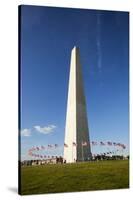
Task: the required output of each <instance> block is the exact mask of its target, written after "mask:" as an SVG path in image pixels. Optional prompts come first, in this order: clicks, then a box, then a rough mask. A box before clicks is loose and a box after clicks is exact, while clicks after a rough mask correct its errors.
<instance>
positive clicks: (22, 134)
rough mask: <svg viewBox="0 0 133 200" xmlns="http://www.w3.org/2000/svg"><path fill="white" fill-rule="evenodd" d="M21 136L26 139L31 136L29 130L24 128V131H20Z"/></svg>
mask: <svg viewBox="0 0 133 200" xmlns="http://www.w3.org/2000/svg"><path fill="white" fill-rule="evenodd" d="M21 136H26V137H29V136H31V129H27V128H25V129H23V130H21Z"/></svg>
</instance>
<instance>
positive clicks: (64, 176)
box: [21, 160, 129, 195]
mask: <svg viewBox="0 0 133 200" xmlns="http://www.w3.org/2000/svg"><path fill="white" fill-rule="evenodd" d="M128 187H129V161H128V160H118V161H115V160H114V161H98V162H84V163H73V164H47V165H40V166H23V167H21V194H23V195H26V194H42V193H57V192H74V191H75V192H76V191H92V190H104V189H120V188H128Z"/></svg>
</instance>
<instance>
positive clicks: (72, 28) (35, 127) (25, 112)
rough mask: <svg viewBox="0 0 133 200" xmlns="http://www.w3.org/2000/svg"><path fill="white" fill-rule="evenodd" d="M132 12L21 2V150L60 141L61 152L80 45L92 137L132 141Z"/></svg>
mask: <svg viewBox="0 0 133 200" xmlns="http://www.w3.org/2000/svg"><path fill="white" fill-rule="evenodd" d="M128 25H129V21H128V13H127V12H119V11H117V12H116V11H115V12H114V11H100V10H83V9H70V8H69V9H68V8H52V7H51V8H50V7H39V6H22V7H21V102H22V105H21V149H22V159H26V158H28V156H27V151H28V149H29V148H31V147H33V146H40V145H44V146H45V145H47V144H59V146H60V148H58V149H57V150H56V151H55V152H52V151H51V152H47V154H50V155H52V154H53V155H54V154H58V155H62V153H63V144H64V130H65V118H66V105H67V91H68V79H69V69H70V66H69V65H70V54H71V49H72V48H73V47H74V46H78V47H79V48H80V59H81V64H82V69H83V78H84V89H85V95H86V102H87V113H88V123H89V131H90V139H91V141H92V140H94V141H113V142H122V143H124V144H126V145H127V149H128V142H129V141H128V140H129V124H128V123H129V122H128V121H129V116H128V115H129V105H128V102H129V93H128V89H129V88H128V83H129V74H128V73H129V61H128V56H129V52H128V48H129V46H128V40H129V33H128Z"/></svg>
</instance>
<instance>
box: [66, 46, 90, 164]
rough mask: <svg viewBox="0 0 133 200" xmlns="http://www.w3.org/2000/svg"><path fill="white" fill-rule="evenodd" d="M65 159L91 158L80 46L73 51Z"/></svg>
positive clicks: (82, 159) (73, 160)
mask: <svg viewBox="0 0 133 200" xmlns="http://www.w3.org/2000/svg"><path fill="white" fill-rule="evenodd" d="M64 159H65V160H66V162H67V163H73V162H76V161H87V160H89V159H91V149H90V138H89V128H88V120H87V111H86V102H85V95H84V88H83V80H82V69H81V64H80V55H79V48H78V47H74V48H73V49H72V52H71V62H70V75H69V87H68V101H67V113H66V127H65V142H64Z"/></svg>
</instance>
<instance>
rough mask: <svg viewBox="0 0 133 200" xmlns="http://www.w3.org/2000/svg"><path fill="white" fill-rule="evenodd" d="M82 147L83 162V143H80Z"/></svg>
mask: <svg viewBox="0 0 133 200" xmlns="http://www.w3.org/2000/svg"><path fill="white" fill-rule="evenodd" d="M81 145H82V161H84V158H83V142H82V143H81Z"/></svg>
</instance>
